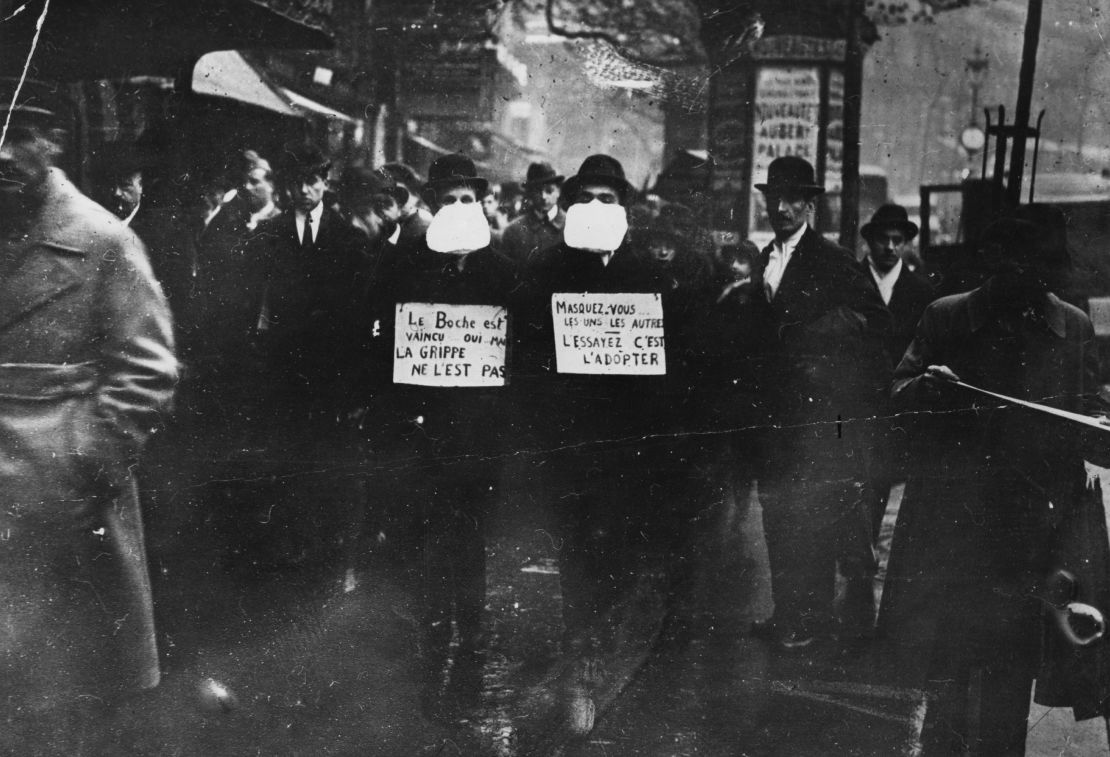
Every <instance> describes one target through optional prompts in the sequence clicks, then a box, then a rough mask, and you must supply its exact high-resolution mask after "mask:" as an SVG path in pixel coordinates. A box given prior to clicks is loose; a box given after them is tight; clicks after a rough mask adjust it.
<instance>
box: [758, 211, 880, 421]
mask: <svg viewBox="0 0 1110 757" xmlns="http://www.w3.org/2000/svg"><path fill="white" fill-rule="evenodd" d="M770 253H771V246H770V245H768V246H767V247H766V248H765V249H764V250H763V252H762V254H761V255H760V256H759V259H758V260H757V264H756V266H755V270H754V271H753V272H752V281H753V284H754V286H755V291H756V292H757V294H756V299H757V300H759V301H760V303H761V307H762V308H763V309H764V311H765V313H764V316H763V317H764V319H765V321H766V322H767V323H768V324H769V326H770V328H769V332H770V333H768V334H766V335H765V337H766V341H765V346H764V350H763V353H764V354H763V369H762V370H763V374H764V375H763V388H764V394H765V395H766V396H767V397H768V400H769V405H768V411H769V412H770V414H771V415H772V416H773V418H774V419H775V420H776V421H777V422H787V423H796V422H797V423H800V422H806V421H809V420H813V421H818V420H820V421H828V420H830V419H832V420H835V419H836V416H838V415H839V416H841V417H842V418H851V417H862V416H864V415H867V414H869V413H871V412H872V411H873V410H874V408H875V406H876V403H880V402H881V401H882V398H883V396H884V393H885V389H886V387H887V386H889V379H890V375H889V370H890V369H889V360H888V359H887V358H886V356H885V340H886V338H887V335H888V334H889V331H890V323H891V319H890V313H889V312H888V311H887V309H886V307H885V306H884V305H883V301H882V298H881V297H880V296H879V292H878V290H877V289H876V288H875V286H874V284H873V283H872V282H870V281H869V280H868V278H866V277H865V276H864V274H863V272H862V271H861V270H860V269H859V266H858V265H857V263H856V260H855V256H854V255H853V254H852V253H851V252H850V251H849V250H846V249H844V248H843V247H840V246H838V245H835V244H833V243H832V242H829V241H828V240H826V239H825V238H824V237H823V236H821V235H820V234H818V233H817V232H816V231H814V230H813V229H809V228H807V229H806V231H805V233H804V234H803V235H802V238H801V239H800V240H799V242H798V246H797V247H796V248H795V249H794V254H793V255H792V256H791V258H790V262H789V264H788V265H787V266H786V270H785V272H784V273H783V276H782V281H781V283H780V284H779V288H778V292H777V293H776V294H775V298H774V299H773V300H772V301H770V302H767V301H766V297H765V296H760V295H759V294H758V293H760V292H762V291H763V288H764V285H763V272H764V270H765V269H766V267H767V262H768V259H769V257H770Z"/></svg>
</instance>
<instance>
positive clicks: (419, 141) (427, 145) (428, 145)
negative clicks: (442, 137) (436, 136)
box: [405, 134, 490, 169]
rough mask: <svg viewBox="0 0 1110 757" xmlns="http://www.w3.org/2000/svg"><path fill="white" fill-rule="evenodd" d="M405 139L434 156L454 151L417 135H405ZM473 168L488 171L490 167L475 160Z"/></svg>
mask: <svg viewBox="0 0 1110 757" xmlns="http://www.w3.org/2000/svg"><path fill="white" fill-rule="evenodd" d="M405 139H407V140H409V141H410V142H412V143H413V144H415V145H419V146H420V147H423V148H424V149H425V150H428V151H429V152H432V153H434V154H435V155H450V154H452V153H453V152H454V150H448V149H447V148H446V147H444V146H443V145H440V144H436V143H435V142H433V141H432V140H430V139H428V138H427V137H422V136H420V135H419V134H406V135H405ZM474 167H475V168H484V169H488V168H489V167H490V166H489V163H483V162H482V161H480V160H475V161H474Z"/></svg>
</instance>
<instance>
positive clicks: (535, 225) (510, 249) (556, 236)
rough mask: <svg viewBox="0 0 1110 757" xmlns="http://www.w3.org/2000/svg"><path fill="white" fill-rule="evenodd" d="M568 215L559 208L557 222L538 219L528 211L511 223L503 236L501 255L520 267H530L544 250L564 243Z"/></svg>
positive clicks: (546, 218)
mask: <svg viewBox="0 0 1110 757" xmlns="http://www.w3.org/2000/svg"><path fill="white" fill-rule="evenodd" d="M566 223H567V213H566V211H565V210H563V209H562V208H559V212H558V214H556V216H555V220H554V221H552V220H550V219H548V217H547V216H546V215H545V216H544V217H543V218H537V217H536V215H535V213H533V212H532V211H528V212H527V213H525V214H524V215H522V216H521V217H520V218H517V219H515V220H514V221H513V222H512V223H510V224H509V225H508V226H507V227H506V228H505V231H504V232H503V233H502V235H501V253H502V254H503V255H505V256H507V257H509V258H512V259H513V260H515V261H516V262H517V263H518V264H520V265H528V264H529V263H531V262H532V261H533V260H535V259H536V257H537V256H538V255H539V254H540V253H542V252H543V251H544V250H546V249H548V248H550V247H554V246H555V245H557V244H559V243H560V242H562V241H563V227H564V226H566Z"/></svg>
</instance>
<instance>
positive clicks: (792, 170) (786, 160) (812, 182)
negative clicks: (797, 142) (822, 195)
mask: <svg viewBox="0 0 1110 757" xmlns="http://www.w3.org/2000/svg"><path fill="white" fill-rule="evenodd" d="M764 186H765V187H766V188H767V189H772V190H775V189H779V190H782V189H801V190H819V191H823V188H822V187H821V186H820V185H819V184H818V183H817V177H816V174H815V173H814V170H813V166H812V165H811V164H810V162H809V161H808V160H806V159H804V158H799V157H798V156H797V155H784V156H782V157H781V158H775V159H774V160H772V161H771V165H770V166H768V167H767V183H766V184H765V185H764Z"/></svg>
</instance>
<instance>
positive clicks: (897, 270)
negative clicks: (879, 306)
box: [867, 257, 902, 305]
mask: <svg viewBox="0 0 1110 757" xmlns="http://www.w3.org/2000/svg"><path fill="white" fill-rule="evenodd" d="M867 267H868V268H870V269H871V278H873V279H875V286H877V287H879V295H880V296H881V297H882V298H883V304H884V305H889V304H890V298H891V296H892V295H893V294H894V285H895V284H897V283H898V277H899V276H901V275H902V260H901V259H899V260H898V262H897V263H895V264H894V267H893V268H891V269H890V270H889V271H887V272H886V273H883V272H882V271H880V270H879V269H878V268H876V267H875V264H874V263H872V262H871V258H870V257H868V258H867Z"/></svg>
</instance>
